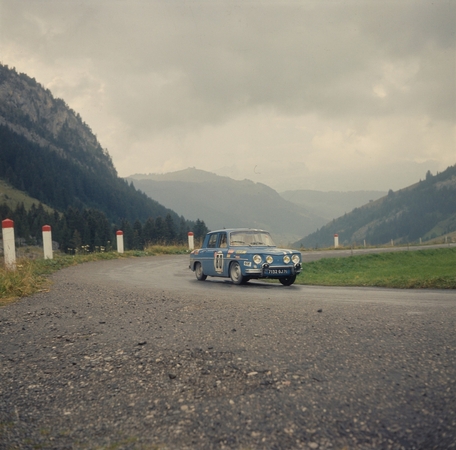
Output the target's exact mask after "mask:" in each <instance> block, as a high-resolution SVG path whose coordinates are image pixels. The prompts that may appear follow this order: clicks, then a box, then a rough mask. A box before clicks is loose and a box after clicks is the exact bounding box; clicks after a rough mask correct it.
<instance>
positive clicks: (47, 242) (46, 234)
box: [41, 225, 54, 259]
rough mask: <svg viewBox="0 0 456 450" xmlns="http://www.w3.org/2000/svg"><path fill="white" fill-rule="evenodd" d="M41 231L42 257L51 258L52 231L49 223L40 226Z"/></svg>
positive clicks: (52, 256)
mask: <svg viewBox="0 0 456 450" xmlns="http://www.w3.org/2000/svg"><path fill="white" fill-rule="evenodd" d="M41 230H42V232H43V252H44V259H53V258H54V255H53V253H52V231H51V226H50V225H43V227H42V228H41Z"/></svg>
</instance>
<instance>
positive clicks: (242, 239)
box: [230, 231, 275, 247]
mask: <svg viewBox="0 0 456 450" xmlns="http://www.w3.org/2000/svg"><path fill="white" fill-rule="evenodd" d="M230 245H231V246H234V247H236V246H241V245H252V246H255V245H260V246H263V245H264V246H269V247H274V246H275V244H274V241H273V240H272V238H271V236H270V235H269V233H265V232H255V231H241V232H239V231H237V232H233V233H231V234H230Z"/></svg>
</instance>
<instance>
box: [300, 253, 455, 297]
mask: <svg viewBox="0 0 456 450" xmlns="http://www.w3.org/2000/svg"><path fill="white" fill-rule="evenodd" d="M296 283H297V284H312V285H321V286H376V287H389V288H403V289H405V288H433V289H456V248H441V249H429V250H414V251H403V252H394V253H374V254H369V255H360V256H350V257H346V258H325V259H321V260H319V261H313V262H310V263H304V264H303V270H302V272H301V273H300V274H299V275H298V277H297V279H296Z"/></svg>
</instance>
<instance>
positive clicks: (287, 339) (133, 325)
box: [0, 254, 456, 450]
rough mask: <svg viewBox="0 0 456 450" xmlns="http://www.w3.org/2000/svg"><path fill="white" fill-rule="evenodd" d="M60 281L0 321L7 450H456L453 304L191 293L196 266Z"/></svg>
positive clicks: (148, 262)
mask: <svg viewBox="0 0 456 450" xmlns="http://www.w3.org/2000/svg"><path fill="white" fill-rule="evenodd" d="M309 255H310V254H309ZM309 255H307V257H308V258H309V257H311V256H309ZM312 258H313V257H312ZM53 281H54V285H53V286H52V288H51V289H50V291H49V292H42V293H39V294H37V295H34V296H32V297H30V298H25V299H22V300H20V301H19V302H17V303H15V304H12V305H9V306H7V307H4V308H1V309H0V343H1V345H0V448H2V449H4V448H5V449H10V448H11V449H12V448H20V449H23V448H30V449H32V448H44V449H48V448H49V449H50V448H55V449H61V448H71V449H73V448H84V449H85V448H93V449H95V448H96V449H101V448H106V449H123V448H132V449H133V448H134V449H137V448H138V449H143V448H144V449H186V448H188V449H219V448H220V449H222V448H229V449H263V448H264V449H294V448H296V449H301V448H304V449H347V450H348V449H433V448H434V449H450V448H456V389H455V388H456V386H455V384H456V382H455V380H456V333H455V328H456V324H455V319H456V293H455V292H454V291H435V290H391V289H370V288H326V287H324V288H323V287H312V286H297V285H294V286H290V287H284V286H282V285H279V284H269V283H264V282H250V283H249V284H248V285H246V286H234V285H232V284H231V283H230V282H229V281H227V280H219V279H217V280H216V279H208V280H207V281H205V282H198V281H197V280H196V279H195V277H194V274H193V273H192V272H191V271H190V270H189V269H188V257H187V256H160V257H148V258H138V259H134V258H132V259H122V260H114V261H104V262H96V263H88V264H84V265H81V266H77V267H72V268H69V269H65V270H63V271H60V272H58V273H56V274H55V275H54V276H53Z"/></svg>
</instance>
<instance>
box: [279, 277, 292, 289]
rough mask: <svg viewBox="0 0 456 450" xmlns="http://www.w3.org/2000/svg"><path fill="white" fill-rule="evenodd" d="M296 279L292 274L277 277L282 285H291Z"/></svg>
mask: <svg viewBox="0 0 456 450" xmlns="http://www.w3.org/2000/svg"><path fill="white" fill-rule="evenodd" d="M295 280H296V275H292V276H291V277H283V278H279V281H280V282H281V283H282V284H283V285H284V286H291V285H292V284H293V283H294V282H295Z"/></svg>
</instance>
